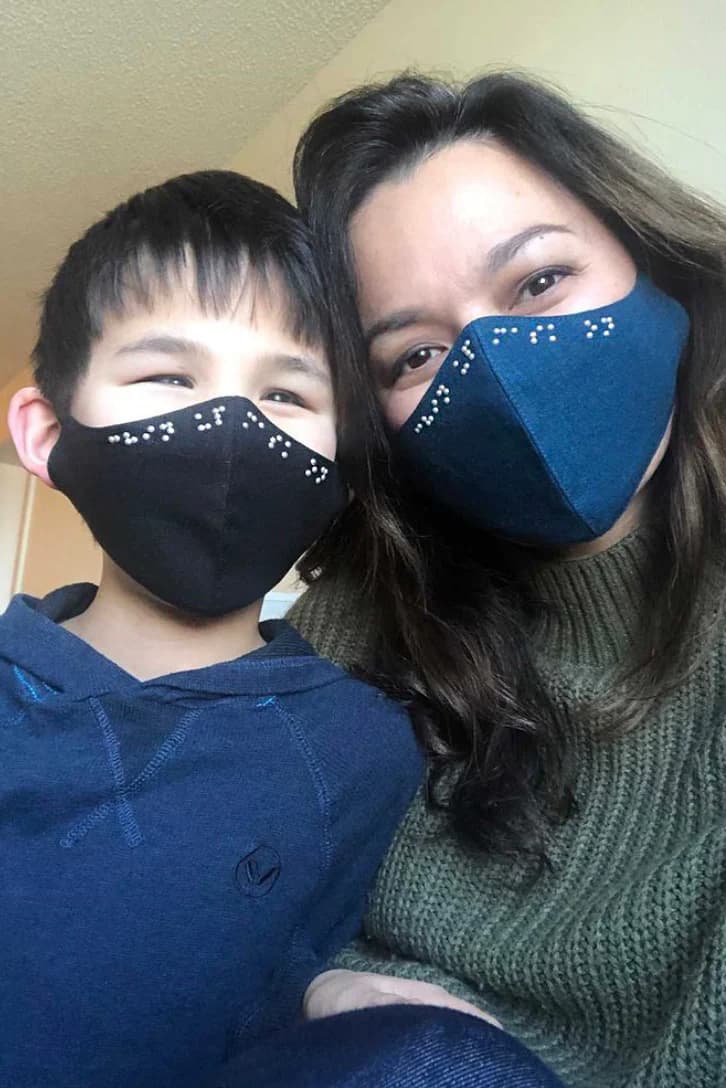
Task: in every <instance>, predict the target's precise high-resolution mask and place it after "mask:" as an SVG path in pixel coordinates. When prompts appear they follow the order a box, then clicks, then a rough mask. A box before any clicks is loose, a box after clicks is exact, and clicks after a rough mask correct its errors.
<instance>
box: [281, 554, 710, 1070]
mask: <svg viewBox="0 0 726 1088" xmlns="http://www.w3.org/2000/svg"><path fill="white" fill-rule="evenodd" d="M646 557H647V541H646V540H645V538H644V537H642V536H639V535H633V536H631V537H628V538H626V539H625V540H623V541H621V542H620V543H619V544H617V545H616V546H615V547H614V548H611V549H610V550H609V551H608V552H605V553H603V554H601V555H599V556H595V557H593V558H589V559H583V560H577V561H571V562H556V563H551V564H547V565H544V566H542V567H541V568H540V569H539V570H538V571H537V572H536V574H535V575H534V580H535V584H536V588H537V591H538V593H539V595H540V596H541V598H542V599H543V600H544V601H546V602H547V603H548V604H549V605H550V607H549V608H548V610H547V614H546V617H545V618H544V619H543V621H542V628H541V630H540V632H539V634H538V644H537V645H538V656H539V659H540V662H541V667H542V669H543V670H544V672H545V674H546V676H547V678H548V682H549V683H550V685H551V688H552V691H553V693H554V696H555V698H556V699H557V700H559V701H560V702H562V703H567V704H569V705H570V706H571V707H573V706H574V707H576V706H577V705H578V703H579V701H580V700H582V699H586V698H588V697H589V696H592V695H593V694H594V693H595V692H596V691H597V690H598V688H599V687H600V685H601V684H602V683H603V681H604V680H605V679H606V678H607V675H608V673H609V672H610V671H611V670H612V668H613V667H614V666H615V665H616V664H617V663H618V661H621V660H622V659H623V656H624V655H625V654H626V653H627V650H628V647H629V645H630V644H631V643H632V638H633V634H634V631H635V629H636V618H637V615H638V613H639V610H640V609H641V608H643V607H647V600H646V599H645V595H644V593H645V591H644V586H643V580H642V571H643V569H644V563H645V561H646ZM718 577H719V578H720V579H723V577H724V575H723V574H722V573H720V574H719V575H718ZM712 585H713V583H712ZM712 594H713V589H712V590H711V593H709V594H708V595H707V598H706V603H705V605H704V621H705V620H707V619H708V618H709V617H708V615H707V614H708V612H709V611H710V603H711V601H712V600H713V596H712ZM291 619H292V621H293V623H295V624H296V625H297V626H298V627H299V628H300V630H301V632H302V634H303V635H304V636H305V637H306V638H308V639H309V640H310V641H311V642H313V644H314V645H315V646H316V648H317V649H318V650H319V651H320V652H321V653H322V654H325V655H328V656H331V657H332V658H334V659H335V660H338V661H339V662H341V663H342V664H344V665H346V666H350V665H352V664H362V665H364V666H365V665H366V664H367V663H369V662H370V658H371V653H372V648H373V645H374V639H375V622H374V617H371V616H370V607H369V606H368V607H367V606H366V602H365V600H364V598H363V596H362V595H361V594H360V593H356V592H355V591H354V590H351V588H350V587H349V586H345V585H343V584H339V585H338V586H334V587H332V588H331V589H330V590H326V591H324V592H323V591H321V590H320V589H317V590H315V589H313V590H312V591H309V592H308V593H307V594H306V595H305V597H304V598H303V599H302V600H301V601H300V602H299V603H298V605H297V607H296V609H295V612H294V614H293V615H292V617H291ZM707 626H708V625H707V623H706V622H704V638H703V640H702V641H701V644H700V647H699V648H700V650H701V651H702V652H701V655H700V657H699V660H698V661H697V662H696V663H695V664H694V668H693V671H692V672H691V674H690V676H689V677H688V679H687V680H686V681H685V682H684V683H683V684H682V685H681V686H680V687H679V688H678V689H676V690H675V691H673V692H672V693H671V694H670V695H669V696H668V698H667V699H666V700H665V701H664V702H663V704H662V705H661V706H660V707H659V708H658V709H656V710H654V711H653V713H652V714H651V715H650V717H649V718H648V720H647V721H646V722H645V723H644V724H643V725H642V726H641V727H640V728H639V729H637V730H635V731H633V732H631V733H629V734H627V735H625V736H623V737H621V738H619V739H617V740H611V741H607V742H605V741H598V740H597V739H595V738H594V737H593V736H592V735H591V733H590V732H589V731H588V730H587V729H586V728H585V726H584V725H582V724H581V723H578V720H577V715H576V714H573V718H574V722H573V724H572V726H571V734H570V744H571V747H572V751H573V753H574V757H575V762H576V767H577V783H576V792H577V799H578V811H577V814H576V815H575V816H574V817H573V818H571V819H570V820H569V821H568V822H567V823H566V824H565V826H564V827H562V828H560V829H558V830H557V831H556V832H553V834H552V837H551V842H550V856H551V859H552V862H553V867H552V870H551V871H550V872H546V873H545V874H544V875H543V876H542V877H541V878H540V879H539V880H538V881H535V882H534V883H533V882H532V881H531V880H530V881H528V880H527V879H526V877H527V874H526V872H525V870H524V868H523V867H522V866H520V865H518V864H516V863H513V862H506V861H501V860H495V859H482V858H480V857H479V858H478V857H475V856H473V855H472V854H471V853H470V852H468V851H466V850H465V849H464V848H463V847H462V846H461V845H459V844H458V843H457V841H456V840H455V839H454V838H453V837H452V836H451V834H450V833H449V831H448V829H447V827H446V824H445V821H444V820H443V818H442V817H441V816H440V815H437V814H434V813H430V812H428V811H427V810H426V808H425V806H424V803H423V800H422V797H421V796H420V795H419V796H418V797H417V798H416V800H415V801H414V803H413V805H412V807H411V809H410V810H409V812H408V814H407V816H406V818H405V820H404V822H403V824H402V826H401V827H400V829H399V832H398V835H397V838H396V840H395V842H394V844H393V846H392V848H391V849H390V851H389V853H388V856H387V858H386V861H385V862H384V864H383V867H382V868H381V870H380V873H379V877H378V881H377V884H376V887H375V889H374V892H373V895H372V897H371V901H370V908H369V912H368V916H367V919H366V939H365V940H362V941H360V942H358V944H357V945H356V946H355V947H352V948H349V949H348V950H347V951H346V952H345V953H343V956H342V958H341V959H340V961H339V962H340V965H341V966H346V967H351V968H355V969H360V970H373V971H381V972H388V973H392V974H397V975H401V976H405V977H408V978H421V979H425V980H427V981H431V982H437V983H440V984H441V985H444V986H447V987H448V988H449V989H451V990H452V991H454V992H455V993H457V994H458V995H460V996H462V997H464V998H466V999H468V1000H471V1001H474V1002H476V1003H477V1004H479V1005H481V1006H482V1007H483V1008H486V1009H488V1010H489V1011H491V1012H493V1013H494V1014H495V1015H496V1016H498V1017H499V1018H500V1019H501V1020H502V1021H503V1023H504V1024H505V1026H506V1027H507V1028H508V1030H510V1031H511V1032H512V1033H513V1034H514V1035H516V1036H518V1037H519V1038H520V1039H521V1040H522V1041H523V1042H524V1043H526V1044H527V1045H528V1046H529V1047H531V1048H532V1049H533V1050H534V1051H535V1052H536V1053H538V1054H539V1055H540V1056H541V1057H542V1058H543V1059H544V1061H545V1062H547V1064H548V1065H550V1066H551V1067H552V1068H553V1069H554V1070H555V1071H556V1072H557V1073H559V1075H560V1076H561V1077H562V1079H563V1080H564V1081H565V1083H566V1084H568V1085H570V1086H571V1088H625V1086H628V1088H684V1086H686V1085H689V1086H693V1088H724V1086H726V1024H725V1023H724V1021H725V1019H726V1017H725V1015H724V1013H725V1007H726V796H725V795H726V791H725V789H724V783H725V777H724V765H725V762H726V743H725V740H724V737H725V732H724V722H725V718H726V680H725V676H726V673H725V670H724V665H725V664H726V631H724V630H723V629H720V630H717V631H716V632H715V633H713V632H712V633H711V637H710V638H709V639H707V638H706V635H705V631H706V628H707Z"/></svg>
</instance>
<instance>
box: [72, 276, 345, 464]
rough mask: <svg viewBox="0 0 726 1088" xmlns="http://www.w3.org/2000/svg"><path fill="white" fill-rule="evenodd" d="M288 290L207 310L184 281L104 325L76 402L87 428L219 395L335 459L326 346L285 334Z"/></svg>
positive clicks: (272, 290)
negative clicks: (241, 401) (245, 403)
mask: <svg viewBox="0 0 726 1088" xmlns="http://www.w3.org/2000/svg"><path fill="white" fill-rule="evenodd" d="M284 306H285V302H284V299H283V296H282V292H281V291H279V290H275V288H274V286H271V287H270V289H269V290H266V289H259V290H257V291H255V292H254V293H252V292H249V291H245V292H244V293H243V294H242V296H241V298H240V301H239V303H238V305H237V306H236V308H235V309H234V310H231V311H230V312H229V313H228V314H223V315H221V316H216V315H215V314H214V313H213V312H212V313H204V311H203V310H202V309H201V307H200V306H199V304H198V302H197V301H196V299H195V298H194V295H193V293H192V292H191V291H187V290H185V288H184V287H183V286H182V285H179V286H178V287H174V288H172V289H171V290H170V291H169V292H168V293H166V294H161V295H160V296H159V298H158V300H157V301H156V302H155V303H154V305H153V307H152V308H150V309H149V310H144V309H138V310H130V311H129V312H128V313H126V314H124V315H122V316H119V317H114V316H113V315H111V316H109V317H108V318H107V319H106V321H105V322H104V329H103V335H102V336H101V339H100V340H98V341H97V342H96V344H95V345H94V347H93V349H92V351H91V356H90V360H89V364H88V368H87V370H86V373H85V374H84V376H83V378H82V379H81V380H80V382H79V385H78V388H77V389H76V392H75V395H74V397H73V401H72V404H71V413H72V415H73V416H74V417H75V418H76V419H77V420H78V421H79V422H80V423H83V424H85V425H86V426H90V427H106V426H113V425H114V424H120V423H130V422H133V421H134V420H137V419H146V418H147V417H149V416H156V415H162V414H165V413H167V412H172V411H176V410H177V409H179V408H186V407H188V406H189V405H192V404H196V403H200V402H202V401H207V400H211V399H213V398H215V397H230V396H241V397H246V398H247V399H249V400H251V401H253V402H254V403H255V404H256V405H257V406H258V407H259V409H260V411H261V412H263V413H264V414H265V415H266V416H268V417H269V419H270V420H272V421H273V422H274V423H275V424H276V425H277V426H278V427H279V428H280V430H283V431H286V432H287V433H288V434H290V435H291V436H292V437H293V438H295V439H297V441H298V442H302V443H303V444H304V445H306V446H308V447H309V448H310V449H312V450H315V452H316V453H321V454H323V456H325V457H328V458H330V459H331V460H332V459H334V457H335V452H336V432H335V408H334V403H333V388H332V382H331V377H330V369H329V366H328V361H327V359H326V358H325V355H324V353H323V350H322V349H321V348H310V347H308V346H307V345H305V344H303V343H300V342H298V341H297V340H296V339H295V338H294V337H293V336H292V335H291V334H290V333H288V332H287V331H286V322H285V320H284Z"/></svg>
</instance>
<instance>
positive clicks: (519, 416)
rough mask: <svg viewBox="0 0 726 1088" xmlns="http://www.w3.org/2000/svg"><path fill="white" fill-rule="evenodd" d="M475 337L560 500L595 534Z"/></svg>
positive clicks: (476, 334)
mask: <svg viewBox="0 0 726 1088" xmlns="http://www.w3.org/2000/svg"><path fill="white" fill-rule="evenodd" d="M474 335H475V336H476V341H477V344H478V345H479V350H480V351H481V353H482V355H483V357H484V359H485V360H486V363H487V366H488V367H489V372H490V374H491V375H492V377H493V378H494V380H495V381H496V383H497V385H498V386H499V388H500V390H501V392H502V394H503V396H504V397H505V398H506V400H507V402H508V404H510V405H511V407H512V409H513V411H514V413H515V414H516V416H517V420H518V421H519V424H520V426H521V427H522V430H523V431H524V433H525V434H526V435H527V440H528V442H529V443H530V445H531V446H533V447H534V449H535V450H536V451H537V453H538V454H539V457H540V459H541V462H542V464H543V465H544V466H545V470H546V472H547V476H548V477H549V479H550V482H551V483H552V484H553V485H554V486H555V488H556V490H557V492H558V494H559V496H560V498H561V499H562V500H563V502H564V503H565V504H566V506H567V508H568V510H569V511H570V512H571V513H572V514H574V515H575V517H577V518H579V519H580V520H581V521H582V522H583V523H584V524H585V525H586V526H587V528H588V529H589V530H590V532H591V533H594V532H596V530H595V529H594V528H593V526H592V525H591V524H590V521H589V519H588V518H586V517H584V516H583V515H582V514H581V513H580V511H579V510H577V509H576V508H575V507H574V506H573V505H572V502H571V500H570V498H569V496H568V495H567V494H566V493H565V491H564V489H563V487H562V484H561V483H560V481H559V480H558V478H557V475H556V474H555V471H554V469H553V468H552V466H551V465H550V462H549V459H548V458H547V457H546V456H545V453H544V450H542V448H541V447H540V445H539V443H538V442H537V440H536V438H535V437H534V435H533V434H532V432H531V430H530V428H529V426H528V424H527V423H525V420H524V418H523V416H522V412H521V410H520V408H519V405H518V404H517V402H516V400H515V399H514V397H513V395H512V394H511V393H510V392H509V390H508V389H506V388H505V386H504V383H503V382H502V380H501V378H500V377H499V374H498V373H497V371H496V370H495V368H494V365H493V363H492V361H491V359H490V358H489V356H488V354H487V352H486V351H485V350H484V349H483V347H482V343H481V338H480V336H479V334H478V333H475V334H474Z"/></svg>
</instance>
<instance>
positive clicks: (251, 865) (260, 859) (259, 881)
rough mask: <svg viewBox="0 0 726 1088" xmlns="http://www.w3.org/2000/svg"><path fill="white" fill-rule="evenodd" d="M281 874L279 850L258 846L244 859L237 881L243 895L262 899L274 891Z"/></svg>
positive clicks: (236, 874)
mask: <svg viewBox="0 0 726 1088" xmlns="http://www.w3.org/2000/svg"><path fill="white" fill-rule="evenodd" d="M281 872H282V862H281V861H280V855H279V854H278V852H277V850H273V849H272V847H270V846H258V847H256V849H254V850H252V851H251V853H249V854H247V856H246V857H244V858H242V860H241V861H240V863H239V865H238V866H237V869H236V871H235V879H236V881H237V887H238V888H239V890H240V891H241V892H242V894H243V895H249V896H251V897H252V898H253V899H261V898H262V896H263V895H267V893H268V892H270V891H272V888H273V887H274V885H275V884H276V882H277V878H278V876H279V875H280V873H281Z"/></svg>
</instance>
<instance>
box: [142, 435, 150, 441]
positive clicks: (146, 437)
mask: <svg viewBox="0 0 726 1088" xmlns="http://www.w3.org/2000/svg"><path fill="white" fill-rule="evenodd" d="M142 437H143V439H144V442H148V441H149V439H150V438H151V435H150V434H145V435H142Z"/></svg>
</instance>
